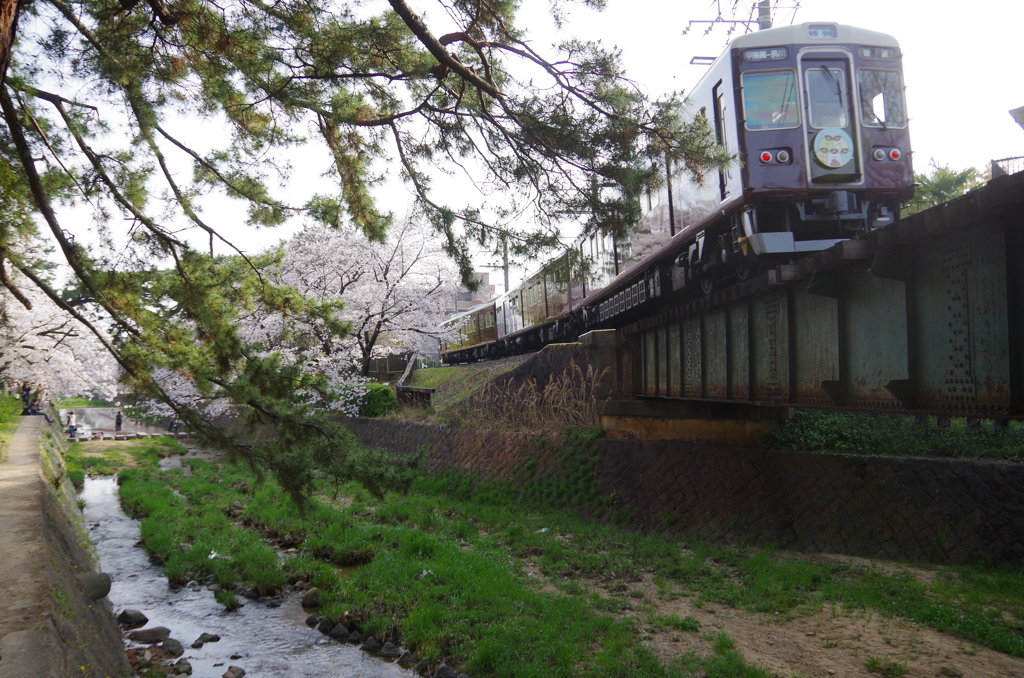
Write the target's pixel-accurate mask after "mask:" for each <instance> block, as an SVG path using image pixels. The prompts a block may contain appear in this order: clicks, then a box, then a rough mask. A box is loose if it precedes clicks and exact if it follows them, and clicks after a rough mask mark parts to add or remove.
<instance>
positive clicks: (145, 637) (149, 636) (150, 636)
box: [128, 626, 171, 645]
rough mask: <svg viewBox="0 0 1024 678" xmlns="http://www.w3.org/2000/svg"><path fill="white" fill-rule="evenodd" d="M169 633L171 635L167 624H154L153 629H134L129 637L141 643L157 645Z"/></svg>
mask: <svg viewBox="0 0 1024 678" xmlns="http://www.w3.org/2000/svg"><path fill="white" fill-rule="evenodd" d="M169 635H171V630H170V629H169V628H167V627H166V626H154V627H153V628H151V629H139V630H138V631H132V632H131V633H129V634H128V638H129V639H131V640H134V641H136V642H139V643H146V644H147V645H155V644H156V643H159V642H160V641H162V640H163V639H164V638H166V637H167V636H169Z"/></svg>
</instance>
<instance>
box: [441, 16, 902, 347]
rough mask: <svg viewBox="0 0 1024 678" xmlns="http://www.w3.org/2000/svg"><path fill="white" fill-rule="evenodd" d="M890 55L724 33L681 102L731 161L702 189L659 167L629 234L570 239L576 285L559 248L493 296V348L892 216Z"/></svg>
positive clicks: (895, 109)
mask: <svg viewBox="0 0 1024 678" xmlns="http://www.w3.org/2000/svg"><path fill="white" fill-rule="evenodd" d="M901 58H902V55H901V53H900V49H899V44H898V43H897V42H896V40H895V39H894V38H893V37H891V36H889V35H886V34H884V33H878V32H875V31H869V30H865V29H861V28H856V27H853V26H845V25H842V24H835V23H805V24H800V25H795V26H785V27H780V28H773V29H768V30H763V31H759V32H756V33H749V34H746V35H741V36H739V37H737V38H735V39H734V40H733V41H732V42H731V43H730V44H729V47H728V48H727V49H726V50H725V51H724V52H723V53H722V54H721V55H720V56H719V57H718V58H717V59H716V60H715V61H714V63H713V64H712V65H711V66H710V67H709V69H708V71H707V73H706V74H705V76H704V77H703V78H702V79H701V81H700V82H699V83H698V84H697V86H696V87H694V88H693V90H692V91H691V92H690V95H689V102H690V105H691V106H692V107H693V110H694V112H695V114H696V115H699V116H704V117H705V118H707V121H708V123H709V125H710V127H711V128H712V129H713V131H714V134H715V139H716V142H717V143H718V144H719V145H721V146H722V147H724V148H725V149H726V150H727V151H729V152H730V153H731V154H733V156H734V157H735V158H736V161H735V162H734V163H733V164H731V165H730V166H728V167H727V168H725V169H724V170H722V171H720V172H717V173H715V174H714V175H713V176H711V177H709V178H708V179H707V180H706V181H704V182H701V183H698V182H696V181H694V180H693V179H692V178H691V177H689V176H688V175H686V174H683V173H676V174H674V175H671V173H670V176H669V180H668V182H667V187H666V189H665V190H664V191H662V193H661V194H660V195H657V196H652V197H651V200H650V205H649V208H648V210H647V212H646V214H645V216H644V217H643V219H642V220H641V222H640V223H639V224H636V225H635V226H634V227H633V228H632V229H629V232H630V235H629V236H628V239H622V240H616V239H614V238H613V237H612V236H610V235H608V234H604V233H596V234H591V235H589V236H586V237H584V238H581V239H580V241H579V242H578V243H577V245H576V247H577V248H578V255H579V256H581V257H583V258H586V259H589V260H590V261H591V262H592V266H591V274H590V276H589V277H588V278H587V279H586V280H579V279H576V278H575V277H574V276H572V275H569V271H570V266H569V258H568V257H567V255H563V256H562V257H561V258H559V259H557V260H555V261H553V262H550V263H549V264H547V265H546V266H544V267H543V268H542V269H541V270H540V271H539V272H538V273H536V274H534V275H532V276H530V277H528V278H527V279H526V280H525V281H524V282H523V283H522V285H520V286H519V287H518V288H516V289H514V290H511V291H510V292H509V293H508V294H506V295H504V296H503V297H501V298H499V299H498V300H497V301H496V302H495V304H494V308H493V313H494V314H495V317H496V321H495V328H494V332H493V339H491V341H492V342H493V346H492V347H491V349H490V353H491V354H495V355H505V354H509V353H517V352H522V351H525V350H536V349H537V348H540V347H541V346H543V345H544V344H545V343H549V342H552V341H568V340H572V339H574V338H575V337H576V336H578V334H579V333H581V332H585V331H588V330H591V329H599V328H608V327H618V326H620V325H622V324H624V323H628V322H632V321H633V320H635V319H636V318H637V317H640V316H642V315H644V314H646V313H651V312H654V311H656V310H657V309H658V308H659V307H660V306H662V305H663V304H665V303H668V302H669V301H670V300H676V301H678V300H681V299H685V298H687V297H692V296H695V295H700V294H708V293H710V292H711V291H713V290H714V289H715V288H716V287H718V286H721V285H724V284H727V283H728V282H730V281H735V280H743V279H746V278H747V277H749V276H750V275H753V274H755V273H756V272H757V271H758V269H759V268H761V267H763V266H766V265H767V266H773V265H775V264H776V263H780V262H784V261H787V260H792V259H794V258H796V257H799V256H802V255H803V254H805V253H808V252H813V251H817V250H821V249H825V248H827V247H831V246H832V245H834V244H835V243H837V242H839V241H841V240H844V239H849V238H856V237H858V236H859V235H861V234H863V233H865V232H867V231H870V230H872V229H874V228H879V227H882V226H886V225H888V224H890V223H893V222H894V221H896V220H897V219H898V218H899V206H900V203H901V202H905V201H906V200H909V199H910V198H912V197H913V193H914V185H913V181H914V174H913V167H912V165H911V152H910V137H909V126H908V118H907V112H906V106H905V100H904V85H903V75H902V63H901ZM488 336H490V335H488ZM443 353H444V354H445V355H444V359H445V360H446V361H448V362H462V361H464V360H472V359H479V358H480V357H485V356H484V353H487V351H486V350H484V349H482V348H481V347H480V345H477V344H473V345H472V346H470V345H459V346H457V347H454V348H453V349H452V350H448V351H444V352H443Z"/></svg>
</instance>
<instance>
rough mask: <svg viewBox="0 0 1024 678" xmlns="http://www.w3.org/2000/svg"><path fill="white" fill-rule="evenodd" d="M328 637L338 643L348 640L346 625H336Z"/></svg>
mask: <svg viewBox="0 0 1024 678" xmlns="http://www.w3.org/2000/svg"><path fill="white" fill-rule="evenodd" d="M327 635H328V637H330V638H333V639H334V640H338V641H343V640H348V629H346V628H345V625H344V624H335V625H334V628H333V629H331V632H330V633H328V634H327Z"/></svg>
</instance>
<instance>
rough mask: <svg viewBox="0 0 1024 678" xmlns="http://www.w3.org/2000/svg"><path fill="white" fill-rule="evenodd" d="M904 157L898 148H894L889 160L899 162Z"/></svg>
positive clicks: (890, 152)
mask: <svg viewBox="0 0 1024 678" xmlns="http://www.w3.org/2000/svg"><path fill="white" fill-rule="evenodd" d="M902 157H903V151H901V150H900V149H898V148H894V149H892V150H891V151H889V159H890V160H899V159H900V158H902Z"/></svg>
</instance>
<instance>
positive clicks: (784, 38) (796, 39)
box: [729, 21, 899, 49]
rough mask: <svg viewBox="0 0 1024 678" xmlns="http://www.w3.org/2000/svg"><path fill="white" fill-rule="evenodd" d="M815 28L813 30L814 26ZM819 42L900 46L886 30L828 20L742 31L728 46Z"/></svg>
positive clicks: (733, 47) (767, 45)
mask: <svg viewBox="0 0 1024 678" xmlns="http://www.w3.org/2000/svg"><path fill="white" fill-rule="evenodd" d="M823 26H828V27H835V29H836V32H835V37H811V36H812V34H814V33H817V34H818V35H819V36H820V35H822V32H821V30H820V27H823ZM816 28H817V29H818V30H815V29H816ZM819 42H820V43H822V44H825V45H828V44H847V45H877V46H880V47H899V43H898V42H896V38H894V37H892V36H891V35H888V34H886V33H879V32H878V31H869V30H867V29H866V28H857V27H856V26H847V25H845V24H839V23H830V22H828V21H811V22H807V23H802V24H794V25H792V26H779V27H778V28H767V29H765V30H763V31H755V32H753V33H745V34H743V35H741V36H739V37H737V38H735V39H734V40H733V41H732V42H731V43H730V44H729V47H730V48H732V49H744V48H749V47H772V46H775V45H802V44H814V43H819Z"/></svg>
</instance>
